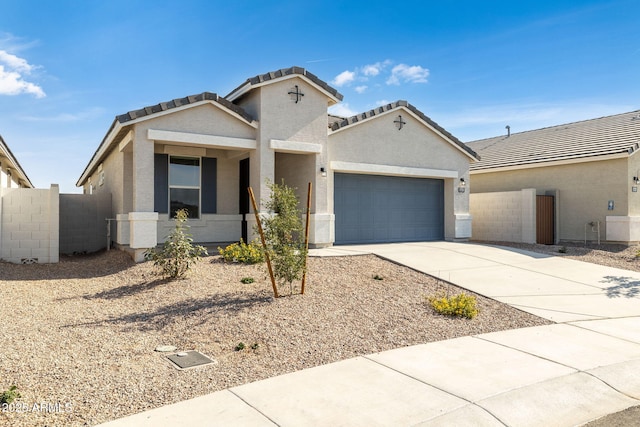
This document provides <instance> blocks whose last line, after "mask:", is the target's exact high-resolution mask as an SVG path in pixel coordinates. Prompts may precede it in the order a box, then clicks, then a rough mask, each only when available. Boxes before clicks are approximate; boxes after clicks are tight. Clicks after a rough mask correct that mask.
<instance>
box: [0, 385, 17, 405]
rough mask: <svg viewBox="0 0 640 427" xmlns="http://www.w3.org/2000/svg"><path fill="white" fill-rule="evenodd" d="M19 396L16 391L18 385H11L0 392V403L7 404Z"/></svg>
mask: <svg viewBox="0 0 640 427" xmlns="http://www.w3.org/2000/svg"><path fill="white" fill-rule="evenodd" d="M20 397H22V396H21V395H20V393H19V392H18V387H16V386H15V385H12V386H11V387H9V390H5V391H3V392H2V393H0V404H9V403H11V402H13V401H14V400H16V399H19V398H20Z"/></svg>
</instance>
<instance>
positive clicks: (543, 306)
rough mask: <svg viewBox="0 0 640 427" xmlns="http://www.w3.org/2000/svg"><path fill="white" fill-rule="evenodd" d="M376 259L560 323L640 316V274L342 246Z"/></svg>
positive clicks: (448, 251) (436, 246) (574, 264)
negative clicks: (401, 265)
mask: <svg viewBox="0 0 640 427" xmlns="http://www.w3.org/2000/svg"><path fill="white" fill-rule="evenodd" d="M312 253H313V254H315V255H320V256H328V255H347V254H362V253H374V254H376V255H379V256H381V257H384V258H386V259H389V260H391V261H394V262H397V263H399V264H403V265H406V266H409V267H411V268H413V269H415V270H418V271H422V272H424V273H427V274H429V275H431V276H435V277H439V278H441V279H443V280H446V281H448V282H451V283H453V284H455V285H458V286H461V287H463V288H465V289H468V290H471V291H474V292H477V293H479V294H481V295H485V296H487V297H490V298H493V299H495V300H498V301H501V302H504V303H506V304H509V305H511V306H513V307H517V308H519V309H520V310H523V311H526V312H528V313H532V314H535V315H536V316H540V317H543V318H545V319H549V320H552V321H554V322H558V323H562V322H572V321H576V320H590V319H609V318H622V317H629V316H640V273H636V272H633V271H628V270H621V269H617V268H611V267H605V266H601V265H595V264H590V263H586V262H581V261H575V260H571V259H566V258H562V257H560V256H550V255H544V254H539V253H536V252H529V251H523V250H520V249H514V248H508V247H499V246H490V245H480V244H473V243H453V242H419V243H393V244H382V245H363V246H336V247H333V248H326V249H320V250H313V251H312Z"/></svg>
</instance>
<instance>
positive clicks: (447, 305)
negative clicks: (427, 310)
mask: <svg viewBox="0 0 640 427" xmlns="http://www.w3.org/2000/svg"><path fill="white" fill-rule="evenodd" d="M428 300H429V303H430V304H431V307H433V309H434V310H435V311H437V312H438V313H440V314H444V315H447V316H460V317H466V318H468V319H473V318H474V317H476V316H477V315H478V308H477V301H476V297H474V296H473V295H467V294H465V293H464V292H462V293H460V294H458V295H454V296H452V297H449V296H446V295H442V296H437V297H429V298H428Z"/></svg>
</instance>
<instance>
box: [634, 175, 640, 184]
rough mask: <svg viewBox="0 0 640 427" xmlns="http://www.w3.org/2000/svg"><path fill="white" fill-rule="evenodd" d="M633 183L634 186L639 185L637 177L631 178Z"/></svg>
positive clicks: (639, 179)
mask: <svg viewBox="0 0 640 427" xmlns="http://www.w3.org/2000/svg"><path fill="white" fill-rule="evenodd" d="M633 183H634V184H635V185H640V178H639V177H637V176H634V177H633Z"/></svg>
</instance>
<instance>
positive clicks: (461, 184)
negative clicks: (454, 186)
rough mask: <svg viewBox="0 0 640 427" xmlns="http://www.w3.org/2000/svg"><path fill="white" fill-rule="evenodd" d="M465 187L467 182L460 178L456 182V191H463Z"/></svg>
mask: <svg viewBox="0 0 640 427" xmlns="http://www.w3.org/2000/svg"><path fill="white" fill-rule="evenodd" d="M466 189H467V183H466V182H465V180H464V178H460V182H459V183H458V193H464V192H465V191H466Z"/></svg>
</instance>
